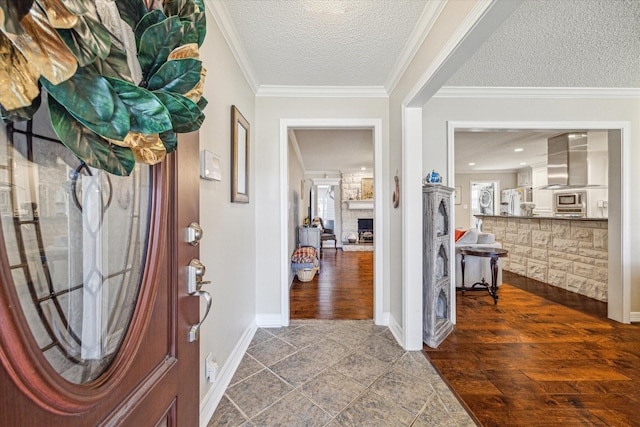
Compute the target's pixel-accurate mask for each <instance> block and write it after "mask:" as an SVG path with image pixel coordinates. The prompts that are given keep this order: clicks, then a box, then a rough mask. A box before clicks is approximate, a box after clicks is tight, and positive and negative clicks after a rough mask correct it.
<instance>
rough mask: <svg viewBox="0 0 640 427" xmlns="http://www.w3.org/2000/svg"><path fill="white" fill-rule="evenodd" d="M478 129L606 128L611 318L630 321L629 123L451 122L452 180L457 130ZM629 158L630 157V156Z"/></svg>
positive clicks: (566, 130)
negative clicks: (533, 124)
mask: <svg viewBox="0 0 640 427" xmlns="http://www.w3.org/2000/svg"><path fill="white" fill-rule="evenodd" d="M471 128H473V130H474V131H478V130H482V129H486V130H487V131H496V130H498V131H505V132H506V131H509V132H512V133H513V132H517V131H521V132H525V131H531V130H533V129H535V130H544V131H550V132H557V133H558V134H562V133H565V132H569V131H572V130H581V131H584V130H590V131H601V132H602V131H604V132H605V133H606V134H607V135H608V143H607V144H608V160H607V165H606V167H607V168H608V171H609V174H608V201H607V206H608V221H607V234H608V238H607V239H608V242H607V248H608V249H607V250H608V257H607V258H608V260H609V264H608V280H607V283H608V286H607V304H608V313H609V318H611V319H613V320H617V321H619V322H622V323H629V322H630V320H631V319H630V317H631V311H630V284H629V277H630V273H629V266H628V247H629V242H628V240H629V237H628V236H627V234H628V233H625V230H626V229H628V225H627V224H628V222H627V221H626V220H625V218H628V205H629V204H628V202H627V201H626V200H625V198H624V197H623V194H625V191H626V190H625V188H626V187H627V186H628V179H627V178H628V171H629V168H628V165H626V164H625V161H624V159H625V156H624V153H628V150H629V144H630V142H629V138H628V135H629V133H628V129H629V123H627V122H566V123H565V122H536V123H535V126H532V124H530V123H527V122H509V123H504V122H501V123H495V122H484V123H482V122H473V124H471V123H469V124H466V123H465V122H449V129H448V141H449V153H451V156H450V158H449V159H450V160H449V171H450V180H451V181H450V182H454V179H455V178H454V176H455V173H456V170H455V155H454V147H455V132H456V131H460V130H469V129H471ZM627 157H628V156H627Z"/></svg>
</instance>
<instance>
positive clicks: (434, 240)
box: [422, 184, 455, 348]
mask: <svg viewBox="0 0 640 427" xmlns="http://www.w3.org/2000/svg"><path fill="white" fill-rule="evenodd" d="M453 191H454V190H453V188H449V187H445V186H443V185H429V184H427V185H425V186H424V187H423V190H422V206H423V225H422V230H423V244H422V256H423V258H422V262H423V266H422V339H423V341H424V343H425V344H427V345H428V346H429V347H432V348H436V347H438V346H439V345H440V343H441V342H442V341H443V340H444V339H445V338H446V337H447V336H448V335H449V334H450V333H451V331H452V330H453V313H452V300H451V298H452V295H451V288H452V281H451V271H452V270H453V265H454V264H453V262H454V260H455V254H454V253H453V247H452V246H453V239H452V235H453V219H452V218H451V205H452V203H453V200H452V198H453Z"/></svg>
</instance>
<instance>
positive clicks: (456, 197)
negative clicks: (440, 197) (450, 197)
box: [454, 187, 462, 205]
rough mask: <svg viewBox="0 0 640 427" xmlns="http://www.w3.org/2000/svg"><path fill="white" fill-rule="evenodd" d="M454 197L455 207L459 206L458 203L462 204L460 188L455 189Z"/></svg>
mask: <svg viewBox="0 0 640 427" xmlns="http://www.w3.org/2000/svg"><path fill="white" fill-rule="evenodd" d="M454 195H455V201H456V205H459V204H460V203H462V187H456V188H455V192H454Z"/></svg>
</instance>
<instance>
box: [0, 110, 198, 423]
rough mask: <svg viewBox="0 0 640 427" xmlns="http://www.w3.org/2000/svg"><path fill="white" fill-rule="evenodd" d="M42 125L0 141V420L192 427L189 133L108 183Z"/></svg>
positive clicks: (193, 175)
mask: <svg viewBox="0 0 640 427" xmlns="http://www.w3.org/2000/svg"><path fill="white" fill-rule="evenodd" d="M36 117H37V116H36ZM44 123H48V121H47V120H41V121H40V122H38V120H37V119H34V121H33V122H28V123H16V124H15V125H8V126H7V133H6V135H5V134H4V132H2V134H1V135H0V222H1V227H0V238H1V242H2V244H0V396H1V397H0V425H1V426H42V425H46V426H65V427H71V426H83V427H84V426H96V425H127V426H167V427H168V426H180V427H183V426H196V425H198V413H199V397H198V375H199V369H198V368H199V363H198V352H199V349H198V342H197V340H195V341H194V340H193V337H194V334H191V339H190V329H191V327H192V325H194V324H197V323H198V321H199V318H198V317H199V307H200V303H199V300H198V298H197V297H195V296H190V295H189V293H188V290H187V289H188V287H187V278H188V269H187V267H186V266H187V265H188V264H189V262H190V261H191V260H192V259H195V258H197V257H198V253H199V251H198V246H197V245H194V244H189V243H187V241H186V237H185V236H186V235H187V233H186V229H187V227H188V226H189V224H190V223H191V222H195V221H197V220H198V212H199V203H198V202H199V196H198V194H199V190H198V185H199V183H198V175H197V173H198V172H197V168H194V167H193V165H194V164H196V165H197V162H198V135H197V133H195V134H188V135H183V136H182V137H181V139H180V142H179V149H178V151H177V152H176V153H174V154H171V155H169V156H167V159H166V160H165V161H164V162H163V163H161V164H159V165H156V166H153V167H152V166H148V165H143V164H138V165H136V167H135V170H134V171H133V172H132V173H131V175H130V176H129V177H118V176H114V175H110V174H108V173H105V172H102V171H99V170H96V169H93V168H90V167H88V166H86V165H84V164H83V163H81V162H80V161H79V160H78V159H77V158H76V157H75V156H74V155H73V154H72V153H71V152H70V151H69V150H67V149H66V148H65V147H64V146H63V145H62V144H60V143H59V142H57V141H56V136H55V134H54V133H53V132H52V131H51V128H50V127H49V126H46V125H44Z"/></svg>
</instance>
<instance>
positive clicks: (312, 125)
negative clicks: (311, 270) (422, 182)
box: [280, 119, 388, 326]
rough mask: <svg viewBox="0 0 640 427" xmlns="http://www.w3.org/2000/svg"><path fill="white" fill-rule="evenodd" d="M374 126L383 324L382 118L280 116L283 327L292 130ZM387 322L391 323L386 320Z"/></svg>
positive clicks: (377, 313) (377, 301) (377, 307)
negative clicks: (291, 117) (298, 117)
mask: <svg viewBox="0 0 640 427" xmlns="http://www.w3.org/2000/svg"><path fill="white" fill-rule="evenodd" d="M290 128H295V129H304V128H308V129H371V130H372V131H373V146H374V148H373V150H374V151H373V152H374V156H373V160H374V170H373V185H374V194H375V197H374V201H373V204H374V228H375V230H376V238H375V239H374V240H373V249H374V254H373V257H374V258H373V320H374V322H375V323H376V324H378V325H382V324H384V323H383V322H384V316H383V307H384V304H383V303H384V301H383V295H384V292H383V286H384V255H385V254H384V245H383V242H384V226H383V224H384V223H383V204H382V202H383V200H385V197H386V195H385V193H386V191H385V189H386V187H385V186H384V185H383V183H384V182H387V181H388V180H387V179H386V178H388V177H385V176H383V175H384V174H383V170H382V119H280V229H281V230H282V232H281V233H280V261H281V265H280V282H281V283H280V292H281V303H280V307H281V318H282V326H288V325H289V320H290V318H289V270H290V269H291V261H290V256H291V254H289V253H288V250H289V244H288V235H289V233H288V232H285V230H289V215H288V212H289V206H288V205H289V195H288V181H289V174H288V170H289V167H288V165H289V158H288V157H289V150H288V144H289V139H288V134H289V129H290ZM387 323H388V322H387Z"/></svg>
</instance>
